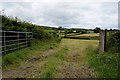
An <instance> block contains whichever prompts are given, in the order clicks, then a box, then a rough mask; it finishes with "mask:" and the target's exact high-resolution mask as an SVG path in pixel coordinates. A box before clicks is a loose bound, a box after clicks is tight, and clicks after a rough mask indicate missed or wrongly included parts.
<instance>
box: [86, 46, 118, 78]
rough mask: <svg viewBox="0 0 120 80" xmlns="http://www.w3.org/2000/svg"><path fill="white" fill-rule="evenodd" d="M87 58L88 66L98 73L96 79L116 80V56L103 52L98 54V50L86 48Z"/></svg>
mask: <svg viewBox="0 0 120 80" xmlns="http://www.w3.org/2000/svg"><path fill="white" fill-rule="evenodd" d="M86 52H87V56H88V62H89V64H90V65H91V66H92V67H93V68H94V70H95V71H96V72H97V73H98V74H97V75H98V78H118V54H117V53H114V54H113V53H112V52H111V51H109V52H104V53H101V54H98V49H93V48H92V47H90V46H89V47H88V49H87V51H86Z"/></svg>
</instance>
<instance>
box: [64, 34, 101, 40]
mask: <svg viewBox="0 0 120 80" xmlns="http://www.w3.org/2000/svg"><path fill="white" fill-rule="evenodd" d="M65 38H70V39H87V40H99V33H85V34H80V33H78V34H74V33H72V34H67V36H66V37H65Z"/></svg>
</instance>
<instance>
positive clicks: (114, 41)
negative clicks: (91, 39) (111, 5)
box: [107, 31, 120, 53]
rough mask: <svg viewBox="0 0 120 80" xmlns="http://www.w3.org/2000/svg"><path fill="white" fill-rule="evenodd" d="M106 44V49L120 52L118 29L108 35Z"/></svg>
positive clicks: (119, 33)
mask: <svg viewBox="0 0 120 80" xmlns="http://www.w3.org/2000/svg"><path fill="white" fill-rule="evenodd" d="M107 46H108V47H107V48H108V50H111V51H114V52H119V53H120V31H118V32H116V33H113V34H112V35H110V37H108V41H107ZM113 48H115V49H113Z"/></svg>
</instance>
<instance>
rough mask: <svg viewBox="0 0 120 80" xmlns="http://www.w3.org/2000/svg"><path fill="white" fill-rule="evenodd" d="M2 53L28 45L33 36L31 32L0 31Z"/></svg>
mask: <svg viewBox="0 0 120 80" xmlns="http://www.w3.org/2000/svg"><path fill="white" fill-rule="evenodd" d="M0 33H1V35H0V38H1V39H2V40H1V41H0V44H1V45H2V46H0V48H1V51H2V55H6V54H7V53H10V52H12V51H15V50H19V49H22V48H26V47H29V46H30V45H31V40H32V38H33V34H32V32H17V31H0Z"/></svg>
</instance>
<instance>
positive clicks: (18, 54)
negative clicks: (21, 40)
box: [2, 39, 57, 68]
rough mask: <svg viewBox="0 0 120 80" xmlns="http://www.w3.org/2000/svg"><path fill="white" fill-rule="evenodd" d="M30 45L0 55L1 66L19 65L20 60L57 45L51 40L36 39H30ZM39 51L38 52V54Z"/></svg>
mask: <svg viewBox="0 0 120 80" xmlns="http://www.w3.org/2000/svg"><path fill="white" fill-rule="evenodd" d="M32 45H33V46H30V47H29V48H25V49H22V50H19V51H15V52H13V53H10V54H7V55H5V56H3V57H2V66H3V68H5V67H7V66H8V65H15V66H17V65H20V63H21V61H25V60H27V59H29V58H30V57H32V56H33V55H34V56H35V55H39V54H40V53H41V52H42V51H45V50H47V49H53V48H54V47H57V44H56V43H53V42H51V41H47V42H46V41H42V42H41V41H40V40H38V39H33V40H32ZM38 53H39V54H38Z"/></svg>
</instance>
